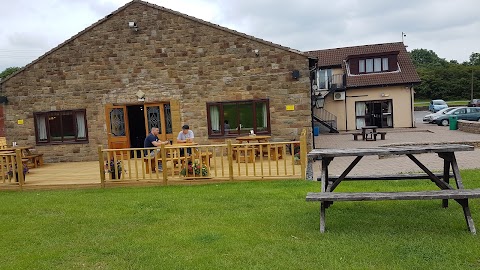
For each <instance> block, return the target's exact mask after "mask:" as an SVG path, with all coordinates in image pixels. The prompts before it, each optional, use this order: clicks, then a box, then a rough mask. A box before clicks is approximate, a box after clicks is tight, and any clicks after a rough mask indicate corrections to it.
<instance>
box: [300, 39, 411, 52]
mask: <svg viewBox="0 0 480 270" xmlns="http://www.w3.org/2000/svg"><path fill="white" fill-rule="evenodd" d="M393 44H395V45H397V44H403V45H404V46H405V44H404V43H403V42H401V41H398V42H388V43H376V44H364V45H357V46H347V47H337V48H328V49H320V50H311V51H305V53H313V52H318V51H331V50H339V49H350V48H352V49H353V48H359V47H371V46H379V45H393Z"/></svg>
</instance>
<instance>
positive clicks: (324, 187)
mask: <svg viewBox="0 0 480 270" xmlns="http://www.w3.org/2000/svg"><path fill="white" fill-rule="evenodd" d="M332 160H333V158H323V159H322V172H321V173H322V174H321V181H322V182H321V183H320V185H321V187H320V191H321V192H326V191H327V186H328V181H329V180H328V165H329V164H330V162H331V161H332ZM331 204H333V202H325V207H326V208H328V207H329V206H330V205H331Z"/></svg>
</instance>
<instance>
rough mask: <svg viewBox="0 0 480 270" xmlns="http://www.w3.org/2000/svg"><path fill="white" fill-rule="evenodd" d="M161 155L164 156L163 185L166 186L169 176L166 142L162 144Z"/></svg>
mask: <svg viewBox="0 0 480 270" xmlns="http://www.w3.org/2000/svg"><path fill="white" fill-rule="evenodd" d="M160 157H161V158H162V168H163V171H162V176H163V185H165V186H166V185H167V184H168V178H167V174H168V170H167V169H168V168H167V149H165V144H162V145H160ZM157 167H158V166H157Z"/></svg>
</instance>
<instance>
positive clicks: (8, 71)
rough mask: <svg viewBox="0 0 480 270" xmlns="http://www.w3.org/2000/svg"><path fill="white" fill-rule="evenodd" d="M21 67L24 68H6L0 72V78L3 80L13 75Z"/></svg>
mask: <svg viewBox="0 0 480 270" xmlns="http://www.w3.org/2000/svg"><path fill="white" fill-rule="evenodd" d="M20 69H22V68H21V67H9V68H6V69H5V70H4V71H2V73H0V80H3V79H5V78H6V77H8V76H10V75H12V74H13V73H15V72H17V71H19V70H20Z"/></svg>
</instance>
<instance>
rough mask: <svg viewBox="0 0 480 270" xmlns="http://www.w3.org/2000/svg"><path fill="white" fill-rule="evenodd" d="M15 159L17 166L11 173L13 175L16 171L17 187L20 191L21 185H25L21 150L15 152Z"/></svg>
mask: <svg viewBox="0 0 480 270" xmlns="http://www.w3.org/2000/svg"><path fill="white" fill-rule="evenodd" d="M15 158H16V159H17V166H15V167H16V169H14V168H13V169H12V172H13V173H15V170H16V171H17V176H18V179H17V181H18V185H19V186H20V189H23V184H24V183H25V176H24V175H23V162H22V150H20V149H16V150H15Z"/></svg>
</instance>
